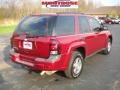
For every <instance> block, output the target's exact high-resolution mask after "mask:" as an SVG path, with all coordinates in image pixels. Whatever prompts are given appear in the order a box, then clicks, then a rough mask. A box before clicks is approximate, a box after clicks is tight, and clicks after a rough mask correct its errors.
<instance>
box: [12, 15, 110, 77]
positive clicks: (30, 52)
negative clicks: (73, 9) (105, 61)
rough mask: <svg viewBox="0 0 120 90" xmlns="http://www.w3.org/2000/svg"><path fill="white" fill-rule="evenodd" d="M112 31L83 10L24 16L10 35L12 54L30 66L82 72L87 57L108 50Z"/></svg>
mask: <svg viewBox="0 0 120 90" xmlns="http://www.w3.org/2000/svg"><path fill="white" fill-rule="evenodd" d="M111 45H112V35H111V33H110V31H109V30H108V29H107V27H105V26H103V25H101V24H100V23H99V22H98V21H97V20H96V19H95V18H93V17H91V16H87V15H84V14H64V13H61V14H40V15H31V16H28V17H25V18H24V19H23V20H22V21H21V22H20V23H19V24H18V26H17V28H16V30H15V32H14V33H13V35H12V37H11V53H10V58H11V60H12V61H13V62H15V63H19V64H21V65H25V66H27V67H28V68H30V69H31V70H41V71H42V72H41V73H44V72H47V71H49V72H50V71H64V72H65V75H66V76H67V77H68V78H77V77H79V76H80V74H81V72H82V69H83V65H84V63H83V62H84V60H85V59H86V58H87V57H89V56H91V55H93V54H95V53H97V52H100V51H101V52H102V53H103V54H105V55H106V54H109V53H110V51H111Z"/></svg>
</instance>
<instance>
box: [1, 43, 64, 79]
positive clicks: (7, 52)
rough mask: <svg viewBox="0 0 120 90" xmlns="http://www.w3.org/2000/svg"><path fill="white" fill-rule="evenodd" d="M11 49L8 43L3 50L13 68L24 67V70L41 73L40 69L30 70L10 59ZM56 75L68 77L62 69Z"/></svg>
mask: <svg viewBox="0 0 120 90" xmlns="http://www.w3.org/2000/svg"><path fill="white" fill-rule="evenodd" d="M10 49H11V46H10V45H7V46H6V47H5V48H4V50H3V55H4V57H3V60H4V62H5V63H6V64H8V65H10V66H12V67H13V68H15V69H23V70H28V73H31V72H34V73H36V74H37V73H40V72H41V71H38V70H29V69H28V68H26V67H24V66H22V65H20V64H17V63H14V62H12V61H11V60H10ZM55 74H56V75H58V76H61V77H66V76H65V74H64V72H62V71H59V72H56V73H55Z"/></svg>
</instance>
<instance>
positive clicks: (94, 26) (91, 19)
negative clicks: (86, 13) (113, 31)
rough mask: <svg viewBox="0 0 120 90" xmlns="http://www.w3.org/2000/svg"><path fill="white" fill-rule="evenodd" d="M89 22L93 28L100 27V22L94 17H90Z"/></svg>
mask: <svg viewBox="0 0 120 90" xmlns="http://www.w3.org/2000/svg"><path fill="white" fill-rule="evenodd" d="M89 22H90V25H91V27H92V29H93V30H96V29H98V28H100V23H99V22H98V21H97V20H96V19H95V18H90V19H89Z"/></svg>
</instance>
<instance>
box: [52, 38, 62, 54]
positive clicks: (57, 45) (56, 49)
mask: <svg viewBox="0 0 120 90" xmlns="http://www.w3.org/2000/svg"><path fill="white" fill-rule="evenodd" d="M50 54H52V55H57V54H60V43H59V41H58V40H55V39H51V40H50Z"/></svg>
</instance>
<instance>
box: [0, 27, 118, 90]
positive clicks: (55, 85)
mask: <svg viewBox="0 0 120 90" xmlns="http://www.w3.org/2000/svg"><path fill="white" fill-rule="evenodd" d="M108 27H109V29H110V31H111V32H112V34H113V45H112V52H111V53H110V55H102V54H95V55H94V56H92V57H90V58H88V59H87V60H86V62H85V64H84V70H83V72H82V74H81V76H80V77H79V78H78V79H67V78H66V77H65V76H64V74H63V73H62V72H57V73H55V74H53V75H51V76H47V75H44V76H40V74H39V72H38V71H36V72H32V73H28V70H27V69H26V68H23V67H21V65H18V64H15V63H13V62H11V60H10V59H9V50H10V45H9V38H10V35H9V36H0V90H120V25H108Z"/></svg>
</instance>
